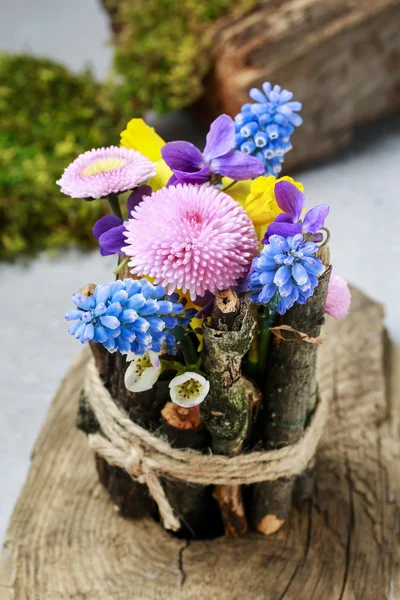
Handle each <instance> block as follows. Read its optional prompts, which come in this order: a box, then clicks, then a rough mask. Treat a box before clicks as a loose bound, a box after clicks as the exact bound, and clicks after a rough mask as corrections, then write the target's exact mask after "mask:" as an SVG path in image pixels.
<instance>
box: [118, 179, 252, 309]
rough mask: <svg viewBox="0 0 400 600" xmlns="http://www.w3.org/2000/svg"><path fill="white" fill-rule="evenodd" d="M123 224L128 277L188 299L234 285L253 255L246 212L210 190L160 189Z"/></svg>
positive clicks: (198, 187)
mask: <svg viewBox="0 0 400 600" xmlns="http://www.w3.org/2000/svg"><path fill="white" fill-rule="evenodd" d="M131 214H132V218H131V219H130V220H129V221H128V222H127V223H125V226H126V229H127V231H125V236H126V239H127V243H128V245H127V246H126V247H125V248H123V251H124V252H125V253H126V254H127V255H128V256H131V257H132V260H131V261H130V263H129V266H130V267H132V273H134V274H137V275H139V274H141V275H149V276H150V277H153V278H154V280H155V283H157V284H162V285H163V286H166V287H168V290H169V292H170V293H172V292H173V291H174V290H175V289H179V290H182V291H183V292H184V293H185V292H187V291H189V292H190V296H191V298H192V299H193V300H194V299H195V298H196V296H203V295H204V294H205V292H207V291H210V292H212V293H215V292H216V291H217V290H223V289H226V288H229V287H231V286H234V285H235V284H236V282H237V280H238V279H240V278H241V277H243V276H244V275H246V273H247V272H248V269H249V265H250V260H251V259H252V258H253V257H254V256H255V255H256V254H257V252H258V242H257V235H256V232H255V230H254V226H253V224H252V222H251V220H250V219H249V217H248V216H247V213H246V212H245V210H244V209H243V208H242V207H241V206H240V205H239V204H238V203H237V202H235V200H233V199H232V198H231V197H230V196H228V195H227V194H224V193H223V192H220V191H218V190H217V189H215V188H214V187H211V186H210V187H205V186H197V185H192V184H184V185H177V186H175V187H172V186H171V187H169V188H163V189H161V190H159V191H158V192H155V193H153V194H152V195H151V196H147V197H144V198H143V201H142V202H141V203H140V204H139V205H138V206H137V207H136V208H135V209H134V210H133V211H132V213H131Z"/></svg>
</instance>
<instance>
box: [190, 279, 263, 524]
mask: <svg viewBox="0 0 400 600" xmlns="http://www.w3.org/2000/svg"><path fill="white" fill-rule="evenodd" d="M253 328H254V320H253V318H252V317H251V315H250V312H249V308H248V306H247V305H246V304H240V301H239V298H238V297H237V295H236V294H235V292H233V291H232V290H225V291H223V292H220V293H219V294H217V296H216V298H215V303H214V307H213V311H212V316H211V323H210V325H209V326H207V325H204V326H203V335H204V368H205V370H206V371H207V373H208V376H209V379H210V384H211V386H210V393H209V394H208V396H207V398H206V399H205V400H204V402H203V403H202V405H201V409H200V410H201V416H202V419H203V421H204V423H205V425H206V427H207V429H208V430H209V432H210V434H211V438H212V448H213V450H214V452H217V453H220V454H237V453H238V452H240V451H241V449H242V446H243V444H244V441H245V438H246V435H247V432H248V425H249V402H248V396H247V394H246V390H245V386H244V384H243V380H242V377H241V364H242V358H243V356H244V355H245V354H246V352H247V351H248V349H249V347H250V344H251V340H252V331H253ZM214 498H215V499H216V500H217V502H218V504H219V506H220V510H221V515H222V519H223V521H224V526H225V533H226V535H229V536H237V535H242V534H244V533H246V531H247V519H246V515H245V510H244V504H243V498H242V489H241V486H225V485H224V486H216V488H215V490H214Z"/></svg>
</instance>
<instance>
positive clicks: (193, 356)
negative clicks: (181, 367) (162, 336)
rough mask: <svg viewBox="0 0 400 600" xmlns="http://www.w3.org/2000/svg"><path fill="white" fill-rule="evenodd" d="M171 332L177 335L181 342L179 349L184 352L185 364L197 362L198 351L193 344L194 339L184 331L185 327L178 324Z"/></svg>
mask: <svg viewBox="0 0 400 600" xmlns="http://www.w3.org/2000/svg"><path fill="white" fill-rule="evenodd" d="M171 333H172V334H173V335H174V336H175V337H176V339H177V341H178V343H179V349H180V351H181V352H182V356H183V359H184V361H185V365H193V364H195V363H197V360H198V356H197V352H196V350H195V348H194V346H193V343H192V340H191V339H190V337H189V335H188V334H187V333H186V332H185V331H184V329H183V328H182V327H180V326H179V325H178V326H177V327H174V329H172V331H171Z"/></svg>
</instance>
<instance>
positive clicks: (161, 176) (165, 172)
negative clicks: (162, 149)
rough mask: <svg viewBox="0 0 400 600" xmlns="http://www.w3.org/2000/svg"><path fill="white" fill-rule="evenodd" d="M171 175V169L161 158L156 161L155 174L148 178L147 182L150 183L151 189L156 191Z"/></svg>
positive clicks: (165, 183)
mask: <svg viewBox="0 0 400 600" xmlns="http://www.w3.org/2000/svg"><path fill="white" fill-rule="evenodd" d="M171 175H172V171H171V169H170V168H169V166H168V165H167V164H166V163H165V162H164V161H163V160H158V161H157V162H156V174H155V175H154V177H152V178H151V179H149V181H148V184H149V185H151V187H152V188H153V191H154V192H156V191H157V190H160V189H161V188H163V187H164V186H165V185H167V183H168V180H169V178H170V177H171Z"/></svg>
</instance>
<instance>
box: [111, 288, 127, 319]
mask: <svg viewBox="0 0 400 600" xmlns="http://www.w3.org/2000/svg"><path fill="white" fill-rule="evenodd" d="M127 299H128V294H127V292H126V291H125V290H118V292H116V293H115V294H113V296H112V298H111V302H119V303H120V304H123V303H124V302H125V301H126V300H127ZM108 314H110V313H108Z"/></svg>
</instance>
